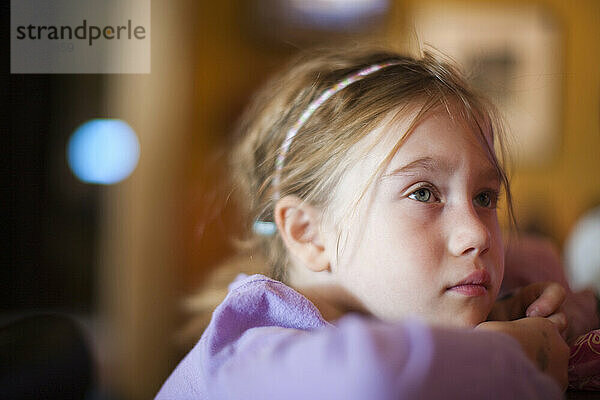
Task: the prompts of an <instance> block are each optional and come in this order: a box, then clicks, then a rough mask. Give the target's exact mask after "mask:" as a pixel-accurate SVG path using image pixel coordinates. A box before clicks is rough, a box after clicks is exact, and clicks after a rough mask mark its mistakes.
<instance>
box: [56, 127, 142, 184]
mask: <svg viewBox="0 0 600 400" xmlns="http://www.w3.org/2000/svg"><path fill="white" fill-rule="evenodd" d="M139 157H140V144H139V141H138V139H137V136H136V134H135V132H134V131H133V129H132V128H131V127H130V126H129V125H128V124H127V123H126V122H125V121H122V120H118V119H93V120H90V121H88V122H86V123H84V124H83V125H81V126H80V127H78V128H77V129H76V130H75V132H74V133H73V135H72V136H71V138H70V139H69V143H68V145H67V159H68V162H69V167H70V168H71V170H72V171H73V173H74V174H75V176H76V177H77V178H78V179H80V180H81V181H83V182H86V183H95V184H102V185H110V184H113V183H117V182H120V181H122V180H123V179H125V178H127V177H128V176H129V175H131V173H132V172H133V170H134V169H135V167H136V165H137V163H138V160H139Z"/></svg>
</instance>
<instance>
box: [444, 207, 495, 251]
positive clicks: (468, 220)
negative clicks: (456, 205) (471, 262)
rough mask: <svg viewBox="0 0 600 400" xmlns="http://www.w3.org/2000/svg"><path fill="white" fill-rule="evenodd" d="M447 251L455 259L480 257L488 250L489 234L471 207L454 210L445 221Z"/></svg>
mask: <svg viewBox="0 0 600 400" xmlns="http://www.w3.org/2000/svg"><path fill="white" fill-rule="evenodd" d="M447 223H448V229H449V232H450V235H449V239H448V249H449V251H450V253H451V254H452V255H454V256H456V257H459V256H462V255H473V256H477V255H482V254H484V253H485V252H487V251H488V250H489V248H490V242H491V234H490V231H489V229H488V227H487V226H486V225H485V224H484V222H483V221H482V220H481V218H480V217H479V215H478V214H477V212H476V211H475V209H474V208H473V206H472V205H471V206H464V207H460V209H456V210H454V212H452V213H451V215H449V218H448V219H447Z"/></svg>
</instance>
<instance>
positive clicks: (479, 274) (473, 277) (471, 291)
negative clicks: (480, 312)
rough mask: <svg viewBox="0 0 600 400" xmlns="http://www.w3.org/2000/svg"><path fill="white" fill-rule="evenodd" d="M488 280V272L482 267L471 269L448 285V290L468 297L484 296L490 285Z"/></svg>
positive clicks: (489, 279)
mask: <svg viewBox="0 0 600 400" xmlns="http://www.w3.org/2000/svg"><path fill="white" fill-rule="evenodd" d="M490 281H491V278H490V274H489V273H488V272H487V271H486V270H484V269H479V270H476V271H473V272H472V273H471V274H469V275H468V276H467V277H466V278H465V279H463V280H461V281H460V282H458V283H457V284H455V285H453V286H450V287H449V288H448V290H449V291H451V292H454V293H458V294H461V295H463V296H468V297H478V296H485V295H486V294H487V291H488V288H489V286H490Z"/></svg>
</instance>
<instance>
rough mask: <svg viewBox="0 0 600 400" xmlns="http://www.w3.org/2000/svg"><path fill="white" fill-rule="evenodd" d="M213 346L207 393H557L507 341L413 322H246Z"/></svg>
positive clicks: (536, 395)
mask: <svg viewBox="0 0 600 400" xmlns="http://www.w3.org/2000/svg"><path fill="white" fill-rule="evenodd" d="M207 345H208V342H207ZM209 347H210V346H209V345H208V348H205V350H206V351H210V350H211V349H210V348H209ZM212 350H213V355H212V357H209V358H208V359H205V360H204V363H203V368H204V372H205V373H206V374H207V375H206V376H205V379H206V381H205V382H207V387H208V393H209V396H208V397H207V398H214V399H221V398H231V399H235V398H244V399H277V398H285V399H308V398H310V399H399V398H407V399H412V398H419V399H437V398H444V399H453V398H456V399H463V398H498V399H506V398H523V399H524V398H527V399H559V398H562V392H561V391H560V389H559V387H558V385H557V384H555V383H554V382H553V381H552V380H551V379H550V378H549V377H547V376H545V375H543V374H542V373H540V372H538V370H537V369H536V368H535V367H534V365H533V364H532V363H530V362H529V360H528V359H527V358H526V357H525V355H524V354H523V352H522V351H521V349H520V346H519V344H518V343H517V342H516V341H515V340H514V339H512V338H510V337H508V336H505V335H502V334H498V333H492V332H480V331H470V330H450V329H432V328H430V327H428V326H426V325H424V324H422V323H420V322H417V321H408V322H405V323H403V324H400V325H389V324H384V323H380V322H376V321H372V320H367V319H364V318H361V317H357V316H348V317H345V318H343V319H342V320H341V321H340V323H339V325H338V326H337V327H325V328H321V329H317V330H315V331H302V330H296V329H287V328H280V327H261V328H253V329H250V330H248V331H246V332H245V333H244V334H243V335H242V337H241V338H240V339H239V340H238V341H236V342H235V343H234V344H232V345H231V346H227V347H226V348H223V349H220V350H219V351H217V352H214V350H216V349H212ZM188 367H189V368H194V367H193V366H188ZM164 398H167V397H164Z"/></svg>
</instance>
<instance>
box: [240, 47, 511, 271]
mask: <svg viewBox="0 0 600 400" xmlns="http://www.w3.org/2000/svg"><path fill="white" fill-rule="evenodd" d="M383 62H394V63H395V64H394V65H391V66H388V67H385V68H383V69H381V70H379V71H377V72H375V73H373V74H371V75H369V76H367V77H365V78H364V79H362V80H361V81H359V82H356V83H353V84H350V85H349V86H348V87H346V88H344V89H343V90H341V91H340V92H339V93H336V94H335V95H334V96H332V97H331V98H330V99H328V100H327V101H326V102H325V103H324V104H322V105H321V106H320V107H319V108H318V109H317V110H316V111H315V112H314V114H312V115H311V117H310V118H309V119H308V120H307V121H306V123H305V124H304V125H303V126H302V127H301V129H300V131H299V132H298V134H297V135H296V137H295V138H294V140H293V141H292V143H291V146H290V148H289V151H288V153H287V155H286V158H285V164H284V165H283V167H282V169H281V178H280V183H279V187H278V188H277V189H278V190H279V192H280V195H281V197H283V196H286V195H295V196H298V197H299V198H301V199H303V200H304V201H306V202H309V203H310V204H313V205H315V206H320V207H326V206H327V203H328V202H329V200H330V197H331V193H333V192H334V189H335V187H336V185H337V183H338V182H339V181H340V179H341V177H342V176H343V173H344V171H346V170H347V169H348V168H349V166H350V165H352V162H353V161H354V160H353V159H352V157H350V156H349V154H350V149H351V148H352V147H353V146H354V145H355V144H356V143H358V142H359V141H360V140H361V139H362V138H363V137H365V136H366V135H367V134H368V133H369V132H371V131H373V130H374V129H375V128H376V127H378V126H379V125H380V124H382V123H383V122H384V121H385V119H386V118H389V116H390V113H392V112H395V113H396V114H395V116H394V118H402V117H407V115H406V110H407V109H409V108H410V109H414V108H415V107H416V109H417V110H418V113H417V115H416V117H414V119H413V120H412V121H411V124H410V127H409V129H408V130H407V132H406V133H405V134H404V135H403V137H402V138H401V139H400V141H399V142H398V143H397V144H396V146H395V147H394V149H392V151H391V152H390V153H389V155H388V157H387V158H386V159H385V160H383V162H382V163H381V165H380V167H379V169H378V171H380V170H381V169H382V168H383V167H385V165H386V164H387V163H388V162H389V161H390V160H391V157H392V156H393V154H395V152H396V151H397V149H398V148H399V147H400V146H401V145H402V143H403V142H404V141H405V140H406V138H407V137H408V135H409V134H410V132H411V131H412V129H413V128H414V127H415V126H416V124H418V123H419V121H421V120H423V118H425V117H426V116H427V115H428V112H429V111H431V110H432V109H434V108H436V109H437V108H438V107H440V106H441V107H443V108H444V109H445V110H446V111H447V112H448V114H449V115H450V116H451V117H452V118H455V119H460V120H463V121H466V122H468V123H470V124H472V125H473V126H474V127H476V128H477V129H476V131H478V132H479V134H480V135H481V139H482V140H481V143H482V146H484V148H485V150H486V151H487V152H488V156H489V158H490V160H491V161H492V164H493V165H494V167H495V169H496V170H497V172H498V176H499V178H500V180H501V182H502V184H503V186H504V190H505V192H506V200H507V205H508V212H509V216H510V219H511V221H512V222H514V216H513V212H512V201H511V195H510V187H509V182H508V178H507V174H506V173H505V170H504V168H503V167H502V165H501V163H500V161H499V159H498V157H497V156H496V154H495V152H494V149H493V147H492V145H490V144H488V141H487V140H486V134H487V135H490V134H491V135H492V137H493V138H494V139H495V140H496V142H497V143H498V146H499V149H500V152H501V153H502V156H501V159H504V158H505V150H504V148H505V147H504V144H503V142H504V130H503V129H502V126H503V125H502V123H501V119H500V117H499V114H498V112H497V111H496V109H495V108H494V107H493V105H492V104H491V103H489V102H488V101H486V100H485V99H484V98H483V97H482V96H480V95H479V94H477V93H476V92H475V91H474V90H473V89H472V88H470V86H469V85H468V84H467V82H466V80H465V79H464V78H463V76H462V75H461V73H460V72H459V71H458V69H457V68H455V67H454V66H453V65H452V64H451V63H450V62H448V61H444V60H442V58H441V57H439V56H435V55H434V54H433V53H431V52H424V53H423V54H421V55H419V56H408V55H401V54H397V53H394V52H391V51H385V50H373V49H359V50H348V49H342V50H337V51H335V50H334V51H332V50H317V51H311V52H304V53H302V54H300V55H299V56H297V57H296V58H295V59H293V60H292V61H291V62H290V63H289V65H288V67H287V68H285V69H284V71H283V72H282V73H280V74H279V75H278V76H276V77H275V78H274V79H272V80H271V81H269V82H268V83H267V84H266V85H265V86H264V87H263V89H262V90H261V91H260V92H259V93H258V94H257V95H256V96H255V97H254V99H253V101H252V103H251V105H250V107H248V109H247V111H246V112H245V114H244V115H243V117H242V119H241V123H240V125H239V129H238V132H237V133H238V138H237V139H238V140H239V142H238V144H237V146H236V147H235V148H234V150H233V152H232V157H231V164H232V171H233V178H234V182H235V187H236V189H237V193H238V195H239V199H242V200H240V201H239V204H240V205H243V206H245V207H246V210H245V212H246V215H247V216H248V218H247V226H246V227H245V228H246V229H247V232H248V238H249V240H250V243H251V244H252V246H254V247H257V248H258V249H260V251H261V252H262V253H263V255H264V256H265V257H266V259H267V262H268V264H269V266H270V268H271V275H272V276H273V278H275V279H278V280H282V281H285V280H286V271H287V268H286V265H287V262H288V260H287V252H286V251H285V247H284V244H283V242H282V240H281V237H280V236H279V235H278V234H275V235H271V236H264V235H257V234H255V233H254V232H253V231H252V226H253V223H254V222H255V221H256V220H262V221H265V220H267V221H268V220H270V221H272V220H273V211H274V207H275V203H276V200H277V199H276V198H274V197H273V193H274V188H273V185H272V181H273V177H274V173H275V170H276V167H275V162H276V158H277V154H278V152H279V150H280V147H281V145H282V142H283V140H284V138H285V135H286V133H287V131H288V130H289V129H290V128H291V127H292V126H293V125H294V123H296V121H298V118H300V115H301V114H302V113H303V112H304V110H305V109H306V107H308V105H309V104H310V103H311V102H312V101H313V100H314V99H316V98H317V97H318V96H319V95H320V94H321V93H323V91H324V90H326V89H328V88H330V87H331V86H332V85H334V84H336V83H337V82H339V81H340V80H342V79H344V78H345V77H346V76H348V75H350V74H353V73H356V72H357V71H359V70H360V69H363V68H365V67H368V66H370V65H373V64H378V63H383ZM374 176H375V175H374ZM365 190H366V188H365ZM363 194H364V192H363Z"/></svg>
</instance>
